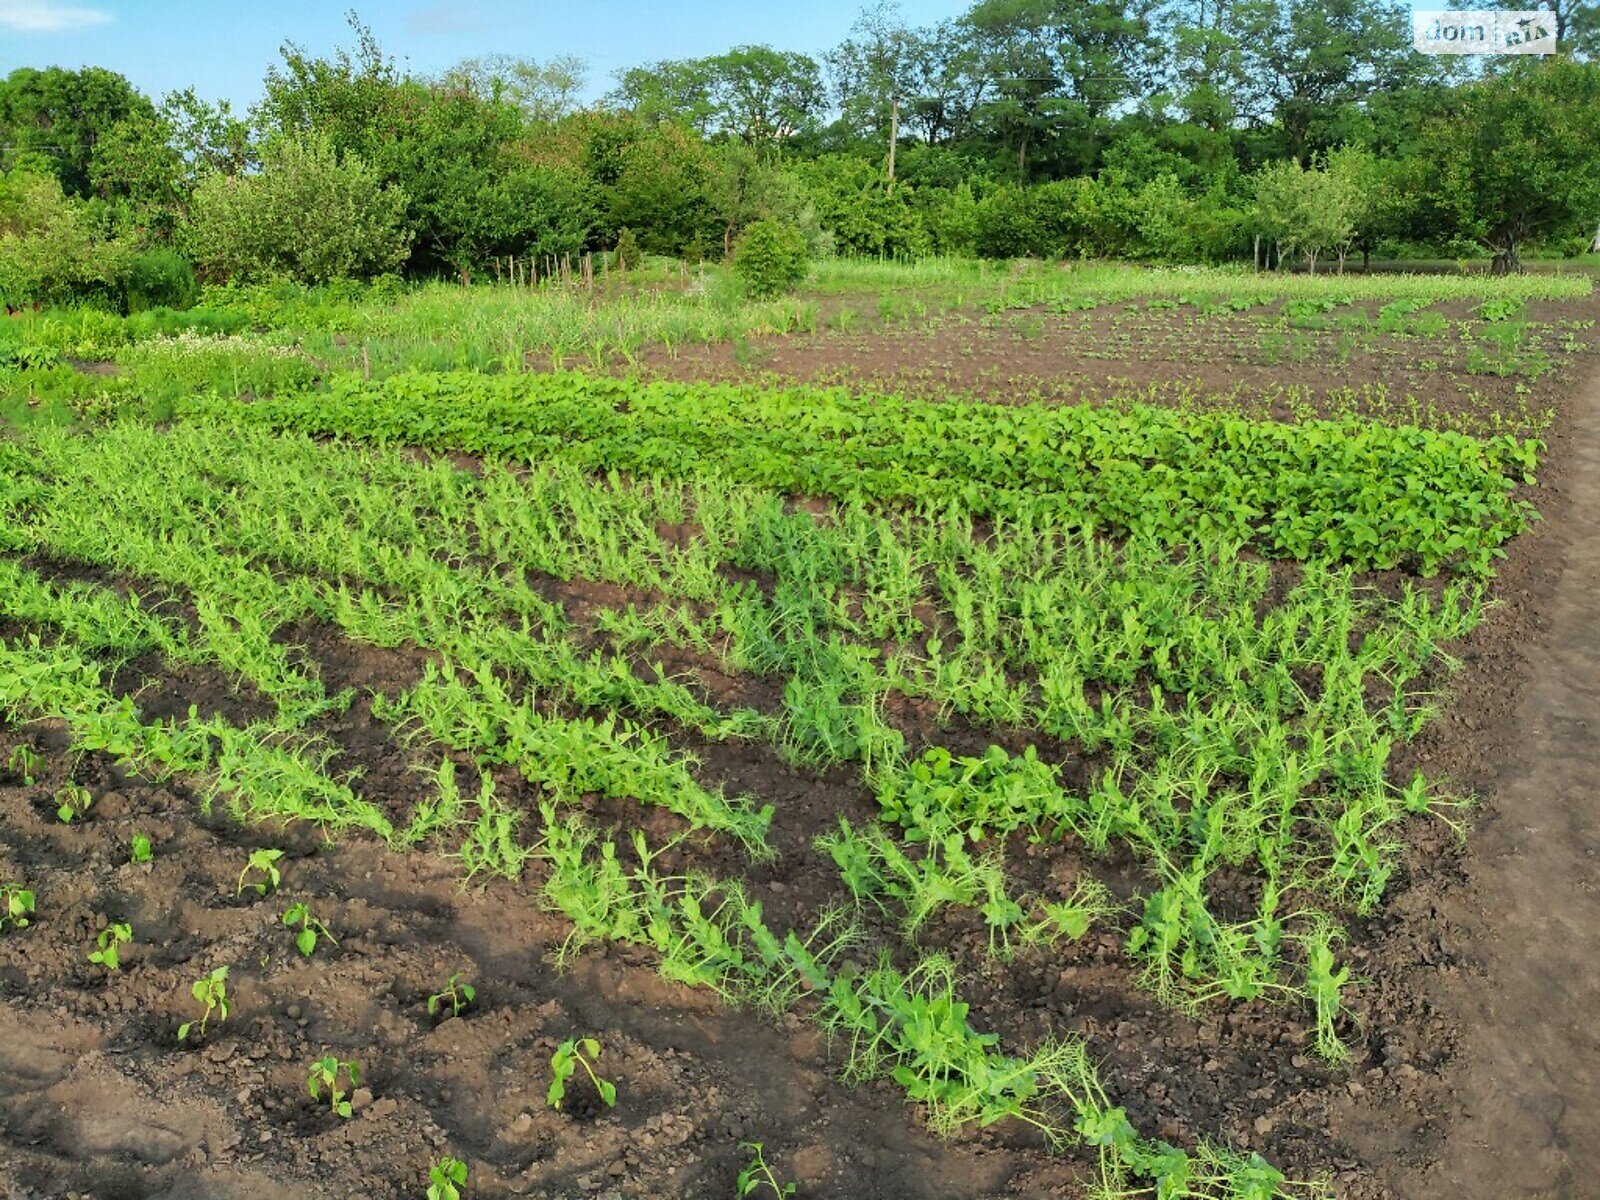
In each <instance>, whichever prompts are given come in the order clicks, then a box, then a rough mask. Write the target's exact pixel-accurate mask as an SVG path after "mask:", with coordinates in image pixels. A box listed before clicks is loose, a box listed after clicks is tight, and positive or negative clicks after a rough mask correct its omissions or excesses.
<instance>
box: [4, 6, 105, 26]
mask: <svg viewBox="0 0 1600 1200" xmlns="http://www.w3.org/2000/svg"><path fill="white" fill-rule="evenodd" d="M109 20H111V14H110V13H108V12H101V11H100V10H99V9H98V8H74V7H71V6H70V5H65V4H58V3H56V0H0V29H9V30H12V31H13V32H16V33H61V32H63V31H65V30H68V29H86V28H88V27H89V26H91V25H104V24H105V23H106V22H107V21H109Z"/></svg>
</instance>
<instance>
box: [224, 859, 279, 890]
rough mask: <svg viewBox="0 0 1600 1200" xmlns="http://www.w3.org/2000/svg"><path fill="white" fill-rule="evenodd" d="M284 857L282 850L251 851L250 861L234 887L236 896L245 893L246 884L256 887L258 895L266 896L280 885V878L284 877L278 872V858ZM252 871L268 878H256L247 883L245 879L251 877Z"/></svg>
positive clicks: (245, 865) (240, 873)
mask: <svg viewBox="0 0 1600 1200" xmlns="http://www.w3.org/2000/svg"><path fill="white" fill-rule="evenodd" d="M282 857H283V851H282V850H253V851H251V853H250V861H249V862H247V863H245V864H244V870H242V871H240V872H239V886H238V887H237V888H235V889H234V891H233V894H234V895H235V896H236V897H237V896H242V895H244V889H245V888H246V886H249V887H252V888H254V889H255V892H256V895H258V896H265V895H266V894H267V893H268V892H269V891H275V890H276V889H277V887H278V881H279V879H280V878H282V877H281V876H280V875H279V873H278V860H279V859H280V858H282ZM251 871H257V872H259V873H260V874H262V875H264V876H265V877H266V878H265V879H264V880H256V881H254V882H252V883H249V884H248V885H247V884H246V882H245V881H246V879H248V878H249V875H250V872H251Z"/></svg>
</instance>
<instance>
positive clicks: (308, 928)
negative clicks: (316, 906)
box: [283, 902, 339, 958]
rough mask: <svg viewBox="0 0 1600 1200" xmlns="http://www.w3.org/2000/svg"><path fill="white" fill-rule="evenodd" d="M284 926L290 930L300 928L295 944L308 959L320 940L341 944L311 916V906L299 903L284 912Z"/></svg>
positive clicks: (326, 928) (295, 937) (324, 926)
mask: <svg viewBox="0 0 1600 1200" xmlns="http://www.w3.org/2000/svg"><path fill="white" fill-rule="evenodd" d="M283 924H284V926H285V928H288V929H293V928H294V927H295V926H296V925H298V926H300V932H299V933H297V934H295V935H294V944H295V946H296V947H297V948H298V949H299V951H300V953H301V954H303V955H305V956H306V957H307V958H310V957H311V954H312V951H314V950H315V949H316V948H317V940H318V939H319V938H327V939H328V941H329V942H331V943H332V944H333V945H335V946H337V945H338V944H339V939H338V938H336V937H334V936H333V934H331V933H329V932H328V927H327V926H326V925H324V924H323V923H322V922H321V921H319V920H317V918H316V917H314V916H312V915H311V907H310V905H307V904H304V903H298V902H297V903H295V904H291V905H290V906H289V907H288V908H287V909H286V910H284V914H283Z"/></svg>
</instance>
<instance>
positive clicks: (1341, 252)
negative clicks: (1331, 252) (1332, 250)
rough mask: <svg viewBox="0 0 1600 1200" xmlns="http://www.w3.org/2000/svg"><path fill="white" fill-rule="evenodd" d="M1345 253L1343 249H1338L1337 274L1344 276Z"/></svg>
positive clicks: (1341, 247)
mask: <svg viewBox="0 0 1600 1200" xmlns="http://www.w3.org/2000/svg"><path fill="white" fill-rule="evenodd" d="M1345 253H1346V250H1345V247H1343V246H1340V247H1339V274H1341V275H1343V274H1344V256H1345Z"/></svg>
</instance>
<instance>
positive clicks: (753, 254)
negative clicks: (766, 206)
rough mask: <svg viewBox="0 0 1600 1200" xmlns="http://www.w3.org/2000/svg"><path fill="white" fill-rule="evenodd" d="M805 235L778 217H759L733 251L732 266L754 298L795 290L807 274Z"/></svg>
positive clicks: (748, 292) (746, 290)
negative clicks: (776, 218)
mask: <svg viewBox="0 0 1600 1200" xmlns="http://www.w3.org/2000/svg"><path fill="white" fill-rule="evenodd" d="M806 261H807V260H806V239H805V235H803V234H802V233H801V232H800V231H799V230H797V229H794V228H791V227H790V226H787V225H780V224H779V223H778V222H776V221H756V222H755V223H753V224H752V225H751V226H750V227H749V228H748V229H746V230H745V231H744V236H743V237H741V238H740V239H739V244H738V245H737V246H735V247H734V251H733V269H734V272H735V273H736V274H737V275H738V276H739V279H740V280H741V281H742V282H743V283H744V289H745V292H746V293H747V294H748V295H750V296H752V297H754V298H755V299H758V300H759V299H765V298H767V297H769V296H777V295H781V294H782V293H784V292H790V291H793V290H794V289H795V288H796V287H798V286H799V284H800V281H801V280H803V279H804V278H805V277H806Z"/></svg>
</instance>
